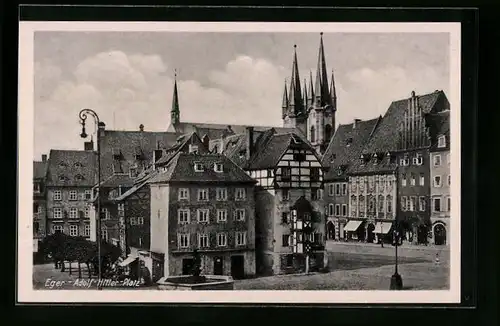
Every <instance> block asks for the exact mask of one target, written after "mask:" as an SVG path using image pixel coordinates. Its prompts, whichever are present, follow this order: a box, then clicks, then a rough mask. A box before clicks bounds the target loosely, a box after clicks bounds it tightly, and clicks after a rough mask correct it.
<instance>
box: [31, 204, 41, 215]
mask: <svg viewBox="0 0 500 326" xmlns="http://www.w3.org/2000/svg"><path fill="white" fill-rule="evenodd" d="M39 209H40V206H38V204H37V203H33V213H38V210H39Z"/></svg>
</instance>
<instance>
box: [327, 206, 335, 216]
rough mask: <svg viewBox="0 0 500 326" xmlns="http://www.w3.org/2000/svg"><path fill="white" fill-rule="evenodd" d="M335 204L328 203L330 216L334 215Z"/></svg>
mask: <svg viewBox="0 0 500 326" xmlns="http://www.w3.org/2000/svg"><path fill="white" fill-rule="evenodd" d="M333 208H334V205H333V204H328V216H333Z"/></svg>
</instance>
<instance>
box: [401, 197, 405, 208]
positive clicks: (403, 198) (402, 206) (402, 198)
mask: <svg viewBox="0 0 500 326" xmlns="http://www.w3.org/2000/svg"><path fill="white" fill-rule="evenodd" d="M401 210H402V211H406V196H402V197H401Z"/></svg>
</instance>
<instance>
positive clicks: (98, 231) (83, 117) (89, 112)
mask: <svg viewBox="0 0 500 326" xmlns="http://www.w3.org/2000/svg"><path fill="white" fill-rule="evenodd" d="M87 115H90V116H92V117H93V118H94V122H95V124H96V126H97V194H98V195H97V196H98V197H97V209H96V210H97V214H96V242H97V262H98V264H97V268H98V281H97V289H98V290H100V289H101V279H102V267H101V265H102V264H101V142H100V141H99V140H100V139H99V126H100V123H101V121H100V120H99V116H98V115H97V113H95V111H93V110H91V109H82V110H81V111H80V113H79V117H80V124H81V125H82V133H81V134H80V136H81V137H82V138H87V136H88V135H87V133H86V132H85V121H86V120H87Z"/></svg>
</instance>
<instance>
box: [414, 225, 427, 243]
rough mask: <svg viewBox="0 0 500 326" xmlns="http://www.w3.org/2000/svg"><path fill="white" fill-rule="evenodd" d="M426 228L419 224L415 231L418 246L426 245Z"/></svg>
mask: <svg viewBox="0 0 500 326" xmlns="http://www.w3.org/2000/svg"><path fill="white" fill-rule="evenodd" d="M427 231H428V228H427V226H426V225H424V224H421V225H419V227H418V229H417V242H418V243H419V244H427V241H428V240H427V233H428V232H427Z"/></svg>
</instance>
